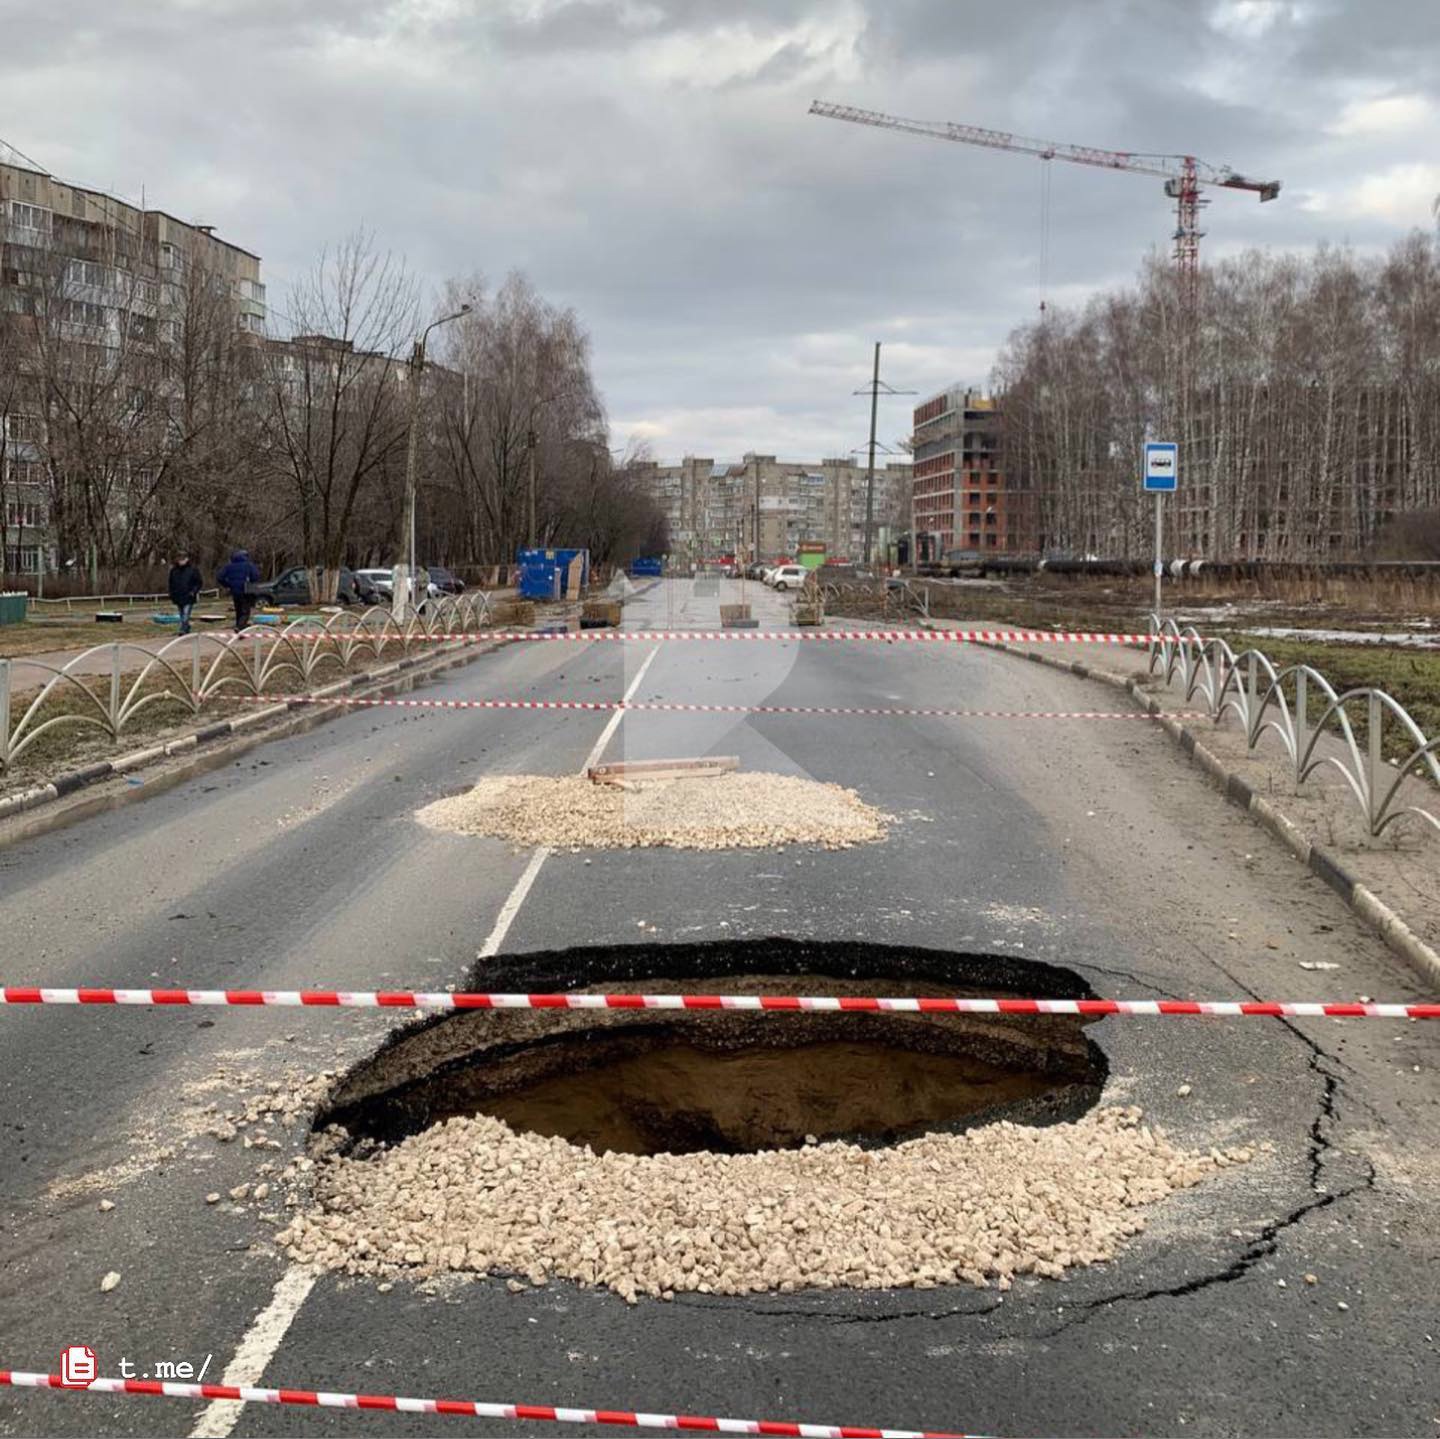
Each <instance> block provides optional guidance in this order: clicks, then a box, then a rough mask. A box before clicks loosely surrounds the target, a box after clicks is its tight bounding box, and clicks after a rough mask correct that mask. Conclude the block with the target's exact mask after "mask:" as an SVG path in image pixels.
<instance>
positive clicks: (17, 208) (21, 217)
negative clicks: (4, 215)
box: [10, 200, 50, 231]
mask: <svg viewBox="0 0 1440 1439" xmlns="http://www.w3.org/2000/svg"><path fill="white" fill-rule="evenodd" d="M10 218H11V219H12V220H14V221H15V223H16V224H17V225H20V226H23V228H25V229H27V230H46V231H48V230H49V228H50V212H49V210H42V209H41V208H40V206H39V205H25V204H22V203H21V202H20V201H19V200H12V201H11V202H10Z"/></svg>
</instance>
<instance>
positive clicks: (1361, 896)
mask: <svg viewBox="0 0 1440 1439" xmlns="http://www.w3.org/2000/svg"><path fill="white" fill-rule="evenodd" d="M986 648H987V649H994V650H1003V651H1004V652H1005V653H1006V654H1009V655H1016V656H1019V657H1020V658H1022V659H1027V660H1030V661H1031V662H1032V663H1034V664H1038V665H1043V666H1045V667H1046V668H1047V669H1054V670H1062V671H1064V672H1065V673H1067V674H1073V675H1078V676H1079V677H1080V678H1081V679H1089V680H1099V681H1100V683H1101V684H1107V685H1109V686H1110V687H1111V688H1112V689H1118V690H1124V691H1125V693H1126V694H1128V695H1130V696H1131V697H1132V698H1133V699H1134V700H1135V701H1136V702H1137V703H1138V704H1139V705H1141V706H1142V708H1144V709H1145V710H1146V712H1147V713H1149V714H1153V715H1156V716H1157V717H1158V718H1159V721H1160V727H1161V729H1163V730H1164V731H1165V733H1166V734H1168V735H1169V736H1170V738H1171V739H1173V740H1174V741H1175V742H1176V744H1178V745H1179V746H1180V748H1181V749H1182V750H1184V751H1185V753H1186V754H1188V755H1189V756H1190V757H1191V758H1192V759H1193V760H1194V761H1195V763H1196V764H1197V765H1199V766H1200V768H1201V769H1202V770H1204V771H1205V773H1206V774H1207V775H1209V777H1210V778H1211V779H1212V780H1213V781H1214V782H1215V784H1216V786H1217V787H1218V788H1220V789H1222V790H1223V791H1224V792H1225V797H1226V799H1228V800H1230V801H1231V802H1232V803H1233V804H1236V805H1238V806H1239V807H1240V808H1241V809H1243V810H1244V811H1245V812H1246V814H1248V815H1249V816H1250V817H1251V818H1252V819H1254V820H1255V821H1256V822H1257V823H1258V824H1259V825H1261V826H1262V827H1263V828H1264V829H1267V830H1269V832H1270V833H1271V834H1272V835H1274V836H1275V838H1276V839H1278V840H1279V841H1280V843H1281V844H1283V845H1284V846H1285V848H1286V849H1288V850H1289V851H1290V852H1291V853H1292V854H1293V855H1294V856H1295V858H1296V859H1298V860H1299V861H1300V863H1301V864H1303V865H1304V866H1305V867H1306V868H1307V869H1309V870H1310V872H1311V873H1312V874H1314V875H1315V876H1317V877H1318V878H1319V879H1323V880H1324V881H1325V883H1326V884H1328V885H1329V886H1330V888H1331V889H1333V890H1334V891H1335V893H1336V894H1338V895H1339V896H1340V898H1341V899H1342V900H1343V901H1344V902H1345V904H1346V905H1347V907H1348V908H1349V909H1350V911H1351V912H1352V913H1353V914H1355V915H1358V916H1359V918H1360V919H1361V920H1363V921H1364V922H1365V923H1366V924H1367V925H1369V927H1370V928H1371V929H1372V930H1374V932H1375V933H1376V934H1377V935H1379V937H1380V938H1381V939H1382V940H1384V941H1385V944H1386V945H1387V946H1388V947H1389V948H1390V949H1391V950H1393V951H1394V953H1396V954H1398V955H1399V956H1400V957H1401V958H1402V959H1403V960H1405V961H1406V962H1407V963H1408V964H1409V965H1410V966H1411V968H1413V969H1414V970H1415V971H1416V972H1417V973H1419V974H1420V975H1421V976H1422V977H1423V978H1424V979H1426V980H1427V981H1429V982H1430V983H1432V984H1433V983H1436V982H1440V951H1437V950H1435V949H1433V948H1432V947H1431V946H1430V945H1428V944H1426V943H1425V941H1424V940H1423V939H1421V938H1420V936H1419V935H1418V934H1416V933H1415V931H1414V930H1413V929H1411V928H1410V926H1409V925H1408V924H1406V923H1405V921H1404V920H1403V919H1402V918H1401V917H1400V916H1399V915H1398V914H1396V912H1395V911H1394V910H1393V909H1391V908H1390V906H1389V905H1387V904H1386V903H1385V902H1384V901H1383V900H1381V899H1379V898H1378V897H1377V896H1376V894H1375V892H1374V891H1373V890H1371V889H1368V888H1367V887H1366V886H1365V885H1363V884H1362V883H1361V882H1360V881H1359V880H1358V879H1356V877H1355V876H1354V875H1353V874H1351V873H1350V871H1349V870H1348V869H1346V868H1345V866H1344V864H1342V863H1341V861H1340V860H1339V858H1338V857H1337V856H1335V855H1334V854H1332V853H1331V852H1330V851H1329V850H1327V849H1324V848H1323V847H1322V846H1320V845H1318V844H1316V843H1315V842H1314V841H1313V840H1312V839H1310V837H1309V836H1308V835H1307V834H1306V833H1305V831H1304V830H1303V829H1301V827H1300V826H1299V825H1298V824H1296V823H1295V821H1294V820H1292V819H1290V818H1289V816H1288V815H1285V814H1283V813H1282V812H1281V811H1280V810H1279V809H1277V808H1276V807H1275V805H1274V804H1273V803H1271V801H1270V800H1268V799H1266V798H1265V797H1264V796H1263V795H1259V794H1256V793H1255V791H1254V789H1253V788H1252V787H1251V785H1250V784H1249V782H1248V781H1247V780H1245V779H1243V778H1242V777H1241V776H1240V775H1238V774H1234V773H1233V772H1231V771H1230V770H1227V769H1226V768H1225V765H1224V762H1223V761H1221V760H1220V759H1219V758H1218V757H1217V756H1216V755H1215V754H1213V753H1212V752H1211V751H1210V750H1208V749H1207V748H1206V747H1205V745H1204V744H1202V743H1201V741H1200V740H1199V738H1198V737H1197V736H1196V734H1195V732H1194V731H1193V730H1192V729H1190V728H1189V727H1188V726H1186V725H1183V724H1181V723H1180V722H1179V721H1178V720H1174V719H1171V718H1170V717H1169V716H1168V715H1166V714H1164V713H1163V712H1162V710H1161V708H1160V706H1159V704H1157V703H1156V701H1155V700H1153V699H1152V698H1151V697H1150V696H1149V695H1147V694H1146V693H1145V692H1144V690H1142V689H1141V688H1140V686H1139V685H1138V684H1136V683H1135V681H1134V680H1132V679H1126V678H1125V676H1124V675H1117V674H1115V673H1114V672H1113V671H1111V670H1104V669H1096V668H1094V667H1093V666H1091V665H1086V664H1082V663H1081V662H1080V661H1078V660H1057V659H1052V658H1051V657H1050V656H1049V655H1042V654H1037V653H1035V652H1034V651H1033V650H1020V649H1016V648H1015V647H1014V646H1013V645H1008V644H1001V643H995V644H990V645H987V646H986Z"/></svg>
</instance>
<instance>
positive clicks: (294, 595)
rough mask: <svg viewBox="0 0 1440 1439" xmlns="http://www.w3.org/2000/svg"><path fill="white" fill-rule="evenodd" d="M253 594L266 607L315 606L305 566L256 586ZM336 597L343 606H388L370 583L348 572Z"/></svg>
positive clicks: (293, 566) (341, 576)
mask: <svg viewBox="0 0 1440 1439" xmlns="http://www.w3.org/2000/svg"><path fill="white" fill-rule="evenodd" d="M251 593H252V594H253V595H254V596H255V598H256V599H258V600H260V601H262V602H263V603H265V604H271V605H308V604H311V603H313V601H312V600H311V597H310V571H309V570H307V569H306V568H305V566H304V565H292V566H291V567H290V568H289V569H288V570H282V571H281V572H280V573H279V574H278V575H276V576H275V578H274V579H273V580H266V581H265V582H264V583H263V584H258V585H254V586H252V587H251ZM335 597H336V599H337V600H338V601H339V602H340V603H341V604H342V605H383V604H384V603H385V600H384V597H383V596H382V595H381V594H380V592H379V591H378V590H377V589H376V588H375V586H374V585H373V584H372V583H371V582H370V581H369V580H367V579H364V578H363V577H362V576H360V575H357V574H356V573H355V572H354V571H353V570H347V569H341V571H340V585H339V589H338V591H337V593H336V596H335Z"/></svg>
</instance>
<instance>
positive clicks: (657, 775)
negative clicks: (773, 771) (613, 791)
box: [586, 755, 740, 789]
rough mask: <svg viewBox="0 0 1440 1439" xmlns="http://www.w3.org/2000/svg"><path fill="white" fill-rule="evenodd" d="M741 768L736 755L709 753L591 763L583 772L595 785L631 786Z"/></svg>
mask: <svg viewBox="0 0 1440 1439" xmlns="http://www.w3.org/2000/svg"><path fill="white" fill-rule="evenodd" d="M739 768H740V757H739V756H738V755H710V756H707V757H706V758H703V759H630V760H613V761H612V762H611V763H609V764H597V765H592V766H591V767H590V768H589V769H588V770H586V774H588V775H589V776H590V779H591V780H592V781H593V782H594V783H595V784H615V785H620V786H622V787H623V788H627V789H628V788H630V784H629V783H628V782H629V781H633V780H641V779H713V778H715V777H717V776H718V775H722V774H728V773H730V772H731V771H733V770H737V769H739Z"/></svg>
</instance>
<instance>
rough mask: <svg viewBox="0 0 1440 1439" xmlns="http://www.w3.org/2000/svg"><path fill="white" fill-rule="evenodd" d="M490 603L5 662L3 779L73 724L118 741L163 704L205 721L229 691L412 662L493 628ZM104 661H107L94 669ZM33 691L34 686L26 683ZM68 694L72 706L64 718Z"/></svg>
mask: <svg viewBox="0 0 1440 1439" xmlns="http://www.w3.org/2000/svg"><path fill="white" fill-rule="evenodd" d="M490 624H491V605H490V596H489V595H488V594H486V593H483V592H480V591H475V592H473V593H468V592H467V593H465V594H461V595H455V596H448V595H447V596H445V597H443V598H441V599H437V600H427V601H426V603H425V606H424V610H423V612H421V611H417V610H415V609H413V608H412V607H409V606H406V607H405V608H404V610H403V612H402V614H401V616H400V617H399V618H397V617H396V616H395V615H394V614H393V613H392V612H391V611H390V610H388V609H367V610H365V611H364V612H363V613H360V614H350V613H348V612H345V611H341V612H340V613H338V614H335V615H331V616H328V617H326V618H324V619H323V620H322V619H321V618H320V617H318V616H317V617H314V618H304V619H298V620H294V621H292V622H291V623H290V624H287V625H285V626H284V627H283V628H276V627H271V626H267V625H255V626H252V627H251V628H249V629H246V630H243V631H241V632H239V633H236V632H235V631H233V630H230V631H224V632H221V633H213V632H212V633H208V634H205V633H196V634H189V635H178V636H176V637H175V638H174V639H172V640H170V641H169V642H168V643H166V644H164V645H161V646H160V647H159V648H158V649H151V648H150V647H149V646H147V645H142V644H138V643H135V642H133V641H131V642H120V643H116V644H107V645H95V646H94V647H92V648H91V649H88V650H86V651H84V652H83V653H82V654H78V655H75V656H73V657H72V658H71V659H69V660H67V661H66V662H65V663H64V664H63V665H52V664H49V663H46V662H45V661H42V660H31V659H13V660H5V659H0V773H4V771H5V770H7V769H9V768H10V767H11V766H13V765H14V763H15V761H16V760H17V759H18V758H19V757H20V756H21V755H22V754H23V753H24V752H25V751H26V750H27V749H29V747H30V746H31V745H32V744H34V743H35V741H36V740H38V739H39V738H40V737H41V736H42V735H44V734H46V733H48V732H50V731H52V730H55V729H57V728H60V727H62V726H66V725H79V726H82V727H87V728H92V729H99V730H103V731H104V732H105V733H106V734H108V735H109V736H110V737H111V739H114V740H118V739H119V737H120V735H121V733H122V732H123V731H124V730H125V729H126V728H127V726H129V725H130V724H131V722H132V721H133V720H134V719H135V716H136V715H138V714H140V713H141V712H142V711H143V710H146V709H149V708H150V707H151V706H153V705H157V704H164V703H169V704H178V705H180V706H181V707H182V708H184V709H187V710H189V712H190V713H191V714H198V713H199V712H200V711H201V709H202V708H203V707H204V706H205V704H206V702H207V701H209V700H211V699H214V698H215V697H217V696H220V695H223V694H224V693H225V692H226V691H227V690H238V691H240V692H243V693H245V694H250V695H260V694H265V693H267V692H268V691H270V690H271V689H273V688H274V686H275V684H276V682H277V680H278V679H279V677H280V676H282V675H289V676H291V677H293V678H294V679H295V680H297V681H298V682H299V684H300V685H301V686H302V687H305V688H308V687H309V686H310V685H311V684H312V683H313V682H314V681H315V680H316V679H317V678H318V677H320V676H321V675H322V674H323V673H325V672H326V671H327V670H334V671H335V672H336V673H337V674H350V673H353V672H354V671H355V670H356V669H359V668H361V667H362V661H364V660H365V659H367V658H368V659H370V660H379V659H381V658H382V656H383V655H384V654H385V652H386V651H387V650H399V652H400V653H401V654H403V655H408V654H409V653H410V651H411V650H412V649H413V648H414V647H416V646H417V645H419V644H421V643H423V642H424V641H425V640H426V639H428V638H429V637H431V636H433V635H439V634H455V633H464V632H468V631H478V630H482V629H486V628H488V627H489V626H490ZM97 656H103V657H104V660H105V661H106V662H105V663H101V664H97V663H96V657H97ZM23 671H38V672H39V673H40V674H41V675H42V676H45V678H44V680H43V682H42V684H41V687H40V689H39V690H38V691H37V692H36V693H35V694H34V696H33V697H31V698H30V699H29V701H28V703H26V704H25V706H24V708H23V710H21V712H20V713H19V714H18V715H16V714H14V713H13V710H14V709H15V708H16V706H15V704H14V703H13V701H12V696H14V695H15V694H17V693H18V689H17V685H16V675H17V673H20V672H23ZM27 694H28V686H27ZM62 697H64V698H66V699H69V700H70V701H71V702H72V704H75V706H76V707H75V708H66V709H63V710H61V711H60V712H59V713H56V712H55V711H56V710H57V709H58V708H59V704H58V702H59V701H60V700H61V698H62Z"/></svg>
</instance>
